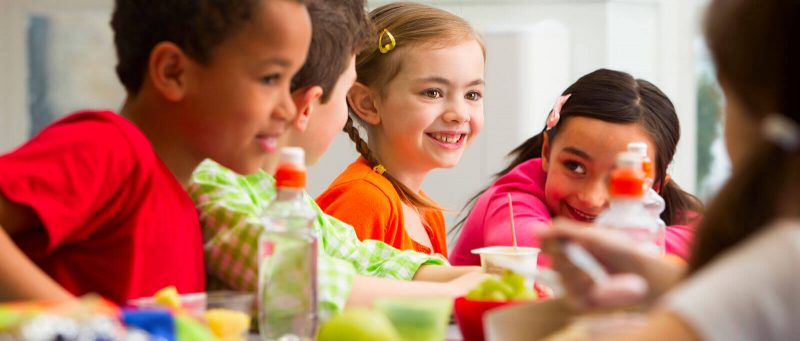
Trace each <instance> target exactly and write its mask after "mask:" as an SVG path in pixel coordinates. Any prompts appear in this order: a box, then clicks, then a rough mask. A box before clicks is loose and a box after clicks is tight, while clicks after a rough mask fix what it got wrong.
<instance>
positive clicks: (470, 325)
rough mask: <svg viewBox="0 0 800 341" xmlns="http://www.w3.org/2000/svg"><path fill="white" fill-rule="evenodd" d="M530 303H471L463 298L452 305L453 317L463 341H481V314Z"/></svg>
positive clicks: (471, 301)
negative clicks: (512, 305) (495, 309)
mask: <svg viewBox="0 0 800 341" xmlns="http://www.w3.org/2000/svg"><path fill="white" fill-rule="evenodd" d="M530 302H531V301H473V300H470V299H467V298H466V297H464V296H461V297H459V298H456V300H455V302H454V303H453V315H455V317H456V323H458V329H460V330H461V336H462V337H463V338H464V341H483V314H484V313H486V312H487V311H489V310H492V309H494V308H499V307H502V306H507V305H511V304H519V303H530Z"/></svg>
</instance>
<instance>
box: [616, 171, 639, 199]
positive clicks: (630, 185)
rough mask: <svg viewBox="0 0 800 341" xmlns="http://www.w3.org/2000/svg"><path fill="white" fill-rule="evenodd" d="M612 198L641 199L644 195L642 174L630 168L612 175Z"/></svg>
mask: <svg viewBox="0 0 800 341" xmlns="http://www.w3.org/2000/svg"><path fill="white" fill-rule="evenodd" d="M610 187H611V188H610V192H611V193H610V194H611V196H612V197H641V196H642V195H643V194H644V178H643V177H642V173H641V172H639V171H637V170H635V169H630V168H620V169H617V170H615V171H614V172H613V173H611V186H610Z"/></svg>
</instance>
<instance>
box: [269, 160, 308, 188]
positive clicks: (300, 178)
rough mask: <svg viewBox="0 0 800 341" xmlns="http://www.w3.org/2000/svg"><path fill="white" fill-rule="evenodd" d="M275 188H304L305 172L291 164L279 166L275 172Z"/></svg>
mask: <svg viewBox="0 0 800 341" xmlns="http://www.w3.org/2000/svg"><path fill="white" fill-rule="evenodd" d="M275 186H277V187H291V188H305V187H306V170H305V169H304V168H301V167H298V166H296V165H293V164H291V163H283V164H280V165H279V166H278V171H277V172H275Z"/></svg>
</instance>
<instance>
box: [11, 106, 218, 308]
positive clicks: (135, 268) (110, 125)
mask: <svg viewBox="0 0 800 341" xmlns="http://www.w3.org/2000/svg"><path fill="white" fill-rule="evenodd" d="M0 193H2V195H4V196H5V197H6V198H8V200H10V201H13V202H16V203H19V204H22V205H26V206H29V207H31V208H32V209H33V210H34V211H35V212H36V213H37V214H38V216H39V219H40V221H41V226H39V227H36V228H34V229H31V230H28V231H25V232H23V233H19V234H17V235H14V236H12V238H13V239H14V242H16V243H17V245H18V246H19V247H20V248H21V249H22V250H23V251H24V252H25V254H26V255H27V256H28V257H30V258H31V259H32V260H33V261H34V262H35V263H36V264H37V265H38V266H39V267H41V268H42V269H43V270H44V271H45V272H46V273H47V274H48V275H50V276H51V277H52V278H53V279H54V280H55V281H57V282H58V283H59V284H61V285H62V286H63V287H64V288H65V289H67V290H68V291H70V292H71V293H73V294H76V295H80V294H84V293H89V292H96V293H99V294H101V295H103V296H105V297H107V298H109V299H112V300H114V301H116V302H118V303H122V302H124V301H125V300H128V299H132V298H138V297H143V296H150V295H152V294H153V293H155V292H156V291H157V290H158V289H161V288H163V287H165V286H168V285H175V286H176V287H177V288H178V291H179V292H181V293H190V292H200V291H203V290H204V289H205V281H204V267H203V250H202V237H201V233H200V223H199V221H198V218H197V211H196V210H195V208H194V204H193V203H192V200H191V198H190V197H189V195H188V194H187V193H186V191H185V189H184V188H183V186H181V184H180V183H179V182H178V181H177V180H176V179H175V177H174V176H173V175H172V173H171V172H170V171H169V169H168V168H167V167H166V165H165V164H164V163H163V162H162V161H161V160H160V159H159V158H158V156H157V155H156V153H155V150H154V149H153V147H152V145H151V144H150V142H149V141H148V140H147V138H146V137H145V135H144V134H143V133H142V132H141V131H140V130H139V129H138V128H137V127H136V126H135V125H134V124H132V123H131V122H130V121H128V120H126V119H125V118H123V117H121V116H119V115H117V114H115V113H113V112H109V111H100V112H88V111H87V112H81V113H77V114H74V115H71V116H69V117H66V118H64V119H62V120H60V121H58V122H56V123H54V124H52V125H50V126H49V127H47V128H45V129H44V130H43V131H42V132H41V133H40V134H38V135H37V136H36V137H34V138H33V139H32V140H30V141H29V142H28V143H26V144H24V145H23V146H22V147H20V148H19V149H17V150H15V151H13V152H11V153H9V154H5V155H2V156H0Z"/></svg>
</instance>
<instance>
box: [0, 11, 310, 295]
mask: <svg viewBox="0 0 800 341" xmlns="http://www.w3.org/2000/svg"><path fill="white" fill-rule="evenodd" d="M111 25H112V27H113V29H114V32H115V35H114V41H115V44H116V47H117V55H118V59H119V64H118V65H117V74H118V76H119V78H120V80H121V81H122V83H123V85H124V86H125V88H126V90H127V92H128V97H127V99H126V100H125V103H124V105H123V107H122V109H121V111H120V114H121V115H116V114H115V113H113V112H109V111H84V112H80V113H76V114H73V115H71V116H69V117H67V118H65V119H62V120H60V121H58V122H55V123H54V124H52V125H50V126H49V127H48V128H46V129H44V130H43V131H42V132H41V133H40V134H39V135H37V136H36V137H34V138H33V139H32V140H30V141H29V142H27V143H26V144H24V145H23V146H21V147H20V148H18V149H17V150H15V151H12V152H10V153H8V154H5V155H2V156H0V227H2V228H0V254H2V257H0V300H28V299H69V298H70V297H72V295H80V294H84V293H88V292H97V293H99V294H101V295H103V296H105V297H108V298H110V299H112V300H114V301H116V302H118V303H121V302H124V301H125V300H128V299H132V298H137V297H142V296H150V295H152V294H153V293H154V292H155V291H156V290H158V289H160V288H162V287H165V286H168V285H175V286H177V288H178V291H179V292H182V293H188V292H198V291H203V290H204V289H205V283H204V266H203V252H202V240H201V235H200V226H199V223H198V219H197V213H196V211H195V209H194V204H193V203H192V200H191V199H190V198H189V196H188V194H187V193H186V191H185V187H186V185H187V184H188V183H189V180H190V176H191V173H192V170H193V169H194V168H195V166H197V165H198V164H199V163H200V161H202V160H203V159H205V158H211V159H213V160H215V161H217V162H219V163H221V164H222V165H224V166H226V167H228V168H230V169H233V170H235V171H237V172H239V173H243V174H247V173H252V172H254V171H256V170H258V168H259V166H260V165H261V164H262V163H263V161H264V159H265V157H266V156H267V155H268V153H272V152H275V151H276V149H277V139H278V137H279V136H280V135H281V134H282V133H283V131H284V129H285V128H286V126H287V124H288V122H290V120H292V119H293V118H294V115H295V111H296V109H295V107H294V104H293V102H292V98H291V97H290V93H289V85H290V84H289V82H290V80H291V78H292V76H293V75H294V73H295V72H297V70H298V69H299V68H300V66H301V65H302V64H303V61H304V60H305V55H306V52H307V50H308V46H309V43H310V37H311V26H310V21H309V18H308V13H307V11H306V9H305V7H304V6H303V4H302V3H300V1H296V0H255V1H253V0H251V1H248V0H227V1H211V0H162V1H158V4H157V5H154V4H152V3H151V2H149V1H144V0H117V1H116V6H115V9H114V14H113V18H112V21H111Z"/></svg>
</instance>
